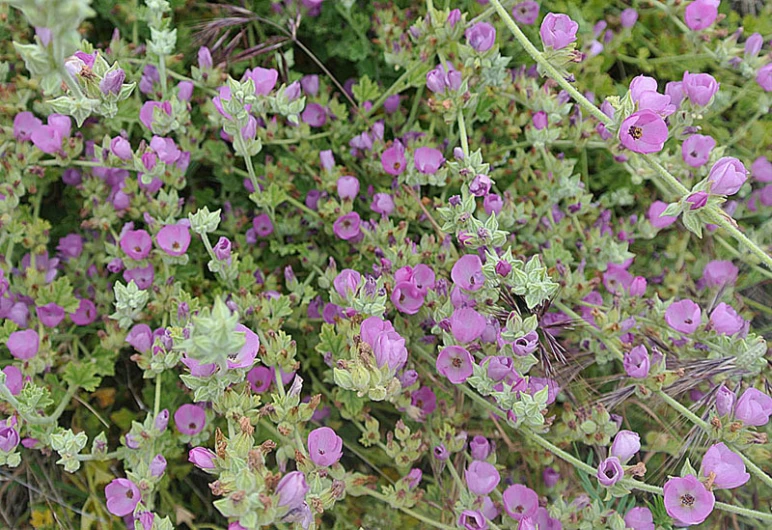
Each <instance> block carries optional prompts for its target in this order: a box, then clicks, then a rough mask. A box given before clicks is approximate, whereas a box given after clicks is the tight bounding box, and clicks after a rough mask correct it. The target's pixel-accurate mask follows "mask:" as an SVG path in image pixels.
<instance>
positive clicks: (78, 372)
mask: <svg viewBox="0 0 772 530" xmlns="http://www.w3.org/2000/svg"><path fill="white" fill-rule="evenodd" d="M96 372H97V370H96V366H95V365H93V364H92V365H89V364H83V363H78V362H71V363H69V364H68V365H67V366H66V367H65V368H64V372H63V373H62V378H63V379H64V380H65V381H66V382H67V384H68V385H70V386H76V387H79V388H82V389H84V390H86V391H87V392H93V391H94V390H96V389H97V388H98V387H99V383H101V382H102V378H101V377H99V376H98V375H97V373H96Z"/></svg>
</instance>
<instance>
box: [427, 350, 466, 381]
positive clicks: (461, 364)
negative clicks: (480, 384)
mask: <svg viewBox="0 0 772 530" xmlns="http://www.w3.org/2000/svg"><path fill="white" fill-rule="evenodd" d="M473 367H474V359H473V358H472V354H470V353H469V352H468V351H467V350H466V348H462V347H461V346H448V347H447V348H443V349H442V351H440V354H439V355H438V356H437V362H436V368H437V371H438V372H439V373H441V374H442V375H444V376H445V377H447V378H448V380H449V381H450V382H451V383H453V384H454V385H457V384H459V383H463V382H464V381H466V380H467V378H469V377H470V376H471V375H472V373H473V372H474V368H473Z"/></svg>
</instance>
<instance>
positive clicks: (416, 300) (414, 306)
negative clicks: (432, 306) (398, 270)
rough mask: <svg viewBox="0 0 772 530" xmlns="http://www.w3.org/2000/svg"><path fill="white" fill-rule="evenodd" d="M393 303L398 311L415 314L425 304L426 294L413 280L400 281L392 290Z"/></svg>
mask: <svg viewBox="0 0 772 530" xmlns="http://www.w3.org/2000/svg"><path fill="white" fill-rule="evenodd" d="M391 303H393V304H394V307H396V308H397V310H398V311H400V312H402V313H405V314H407V315H415V314H416V313H418V310H419V309H421V306H423V305H424V295H423V294H422V293H421V291H420V290H419V289H418V288H417V287H416V286H415V284H413V283H412V282H409V281H405V282H399V283H398V284H397V285H395V286H394V289H393V290H392V292H391Z"/></svg>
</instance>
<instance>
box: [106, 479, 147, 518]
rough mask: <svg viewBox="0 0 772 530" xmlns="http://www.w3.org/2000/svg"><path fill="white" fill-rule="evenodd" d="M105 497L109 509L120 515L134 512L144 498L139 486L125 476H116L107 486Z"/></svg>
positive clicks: (112, 512)
mask: <svg viewBox="0 0 772 530" xmlns="http://www.w3.org/2000/svg"><path fill="white" fill-rule="evenodd" d="M105 497H107V511H109V512H110V513H111V514H113V515H117V516H118V517H123V516H125V515H129V514H130V513H132V512H133V511H134V508H136V507H137V504H139V501H140V500H141V498H142V496H141V495H140V493H139V488H138V487H137V486H136V485H135V484H134V483H133V482H132V481H130V480H129V479H125V478H116V479H114V480H113V481H112V482H110V483H109V484H108V485H107V486H105Z"/></svg>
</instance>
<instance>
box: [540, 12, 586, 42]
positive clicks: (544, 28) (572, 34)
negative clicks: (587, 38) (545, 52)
mask: <svg viewBox="0 0 772 530" xmlns="http://www.w3.org/2000/svg"><path fill="white" fill-rule="evenodd" d="M578 29H579V24H578V23H577V22H574V21H573V20H571V18H570V17H569V16H568V15H564V14H562V13H559V14H557V15H556V14H555V13H547V16H546V17H544V20H543V21H542V23H541V29H539V35H541V41H542V43H543V44H544V47H545V48H552V49H553V50H562V49H563V48H565V47H566V46H568V45H569V44H571V43H572V42H574V41H576V32H577V30H578Z"/></svg>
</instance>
